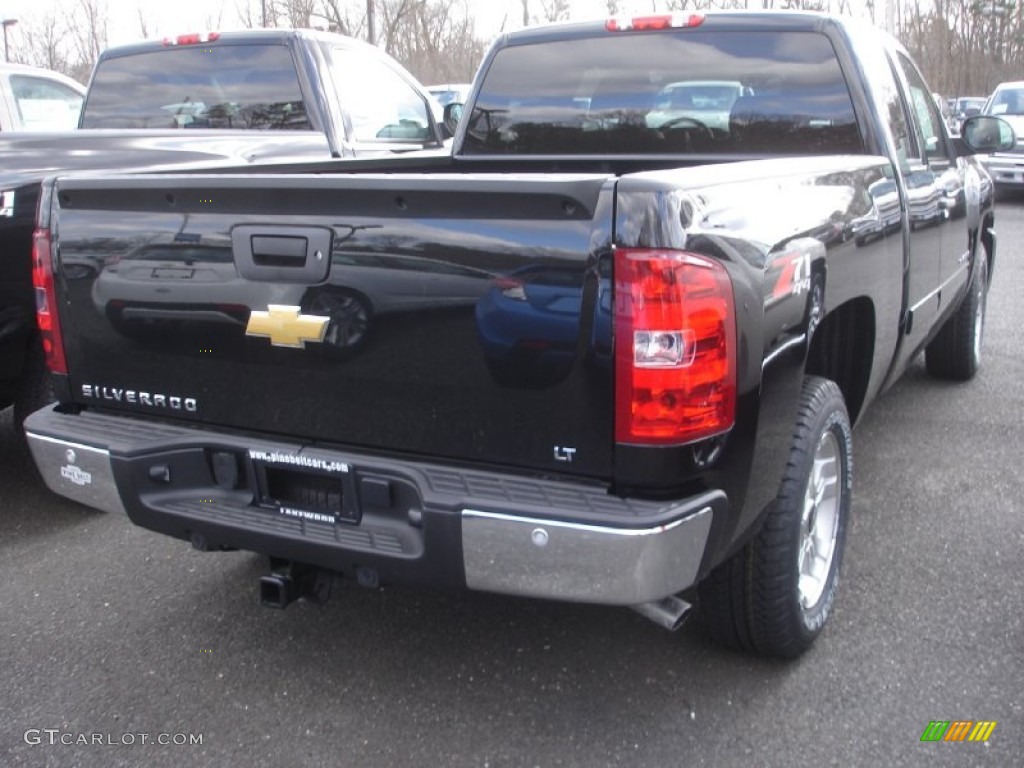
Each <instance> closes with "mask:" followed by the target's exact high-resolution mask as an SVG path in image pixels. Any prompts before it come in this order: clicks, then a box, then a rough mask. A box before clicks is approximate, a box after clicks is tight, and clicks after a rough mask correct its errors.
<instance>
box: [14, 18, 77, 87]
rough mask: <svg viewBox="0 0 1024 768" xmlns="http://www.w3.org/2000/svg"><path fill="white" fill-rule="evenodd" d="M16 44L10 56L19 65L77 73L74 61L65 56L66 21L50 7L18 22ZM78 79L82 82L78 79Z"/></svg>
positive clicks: (67, 73) (67, 46) (66, 49)
mask: <svg viewBox="0 0 1024 768" xmlns="http://www.w3.org/2000/svg"><path fill="white" fill-rule="evenodd" d="M18 27H19V28H20V29H19V31H20V33H21V34H20V38H19V43H20V44H19V45H18V46H17V47H16V48H15V54H14V56H12V58H13V59H14V60H15V61H18V62H21V63H22V64H32V65H34V66H37V67H45V68H46V69H52V70H54V71H56V72H61V73H63V74H65V75H69V76H71V77H75V76H76V72H75V64H76V62H74V61H73V60H71V58H69V56H68V51H69V49H70V48H71V45H70V42H69V38H70V36H71V31H70V30H69V29H68V25H67V22H66V20H65V19H64V18H63V17H62V16H58V14H57V11H56V10H50V11H47V12H46V13H44V14H43V15H40V16H29V17H27V18H24V19H22V20H21V21H20V22H19V23H18ZM80 82H85V81H84V80H80Z"/></svg>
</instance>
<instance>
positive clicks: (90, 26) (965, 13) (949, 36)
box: [9, 0, 1024, 96]
mask: <svg viewBox="0 0 1024 768" xmlns="http://www.w3.org/2000/svg"><path fill="white" fill-rule="evenodd" d="M110 2H111V0H74V2H73V4H72V3H63V4H62V6H61V8H60V9H56V8H55V9H52V10H49V11H43V12H40V13H37V14H35V15H34V16H32V17H30V18H23V19H19V23H18V25H17V26H15V27H12V28H11V29H10V30H9V37H10V51H11V60H12V61H20V62H23V63H27V64H34V65H36V66H41V67H46V68H48V69H54V70H57V71H59V72H63V73H65V74H68V75H70V76H71V77H74V78H76V79H77V80H79V81H81V82H86V81H87V80H88V77H89V72H90V71H91V69H92V66H93V63H94V62H95V61H96V57H97V56H98V55H99V52H100V51H102V50H103V49H104V48H106V47H107V46H108V40H109V37H110V35H109V29H110ZM228 2H231V0H228ZM235 2H236V5H235V6H234V7H233V8H226V7H225V3H223V2H222V3H221V4H220V5H219V6H218V7H216V8H215V10H214V12H213V13H210V14H208V15H207V16H206V17H205V18H203V19H193V20H191V23H190V24H189V25H188V28H187V29H183V30H182V31H193V30H195V29H198V28H205V29H229V28H235V27H238V26H244V27H259V26H268V27H313V28H318V29H325V30H330V31H335V32H340V33H342V34H346V35H350V36H353V37H358V38H362V39H364V40H369V41H370V42H373V43H375V44H376V45H378V46H380V47H381V48H383V49H384V50H386V51H387V52H388V53H390V54H391V55H392V56H394V57H395V58H396V59H398V60H399V61H400V62H402V64H404V65H405V66H406V67H407V68H408V69H409V70H410V71H411V72H412V73H413V74H415V75H416V76H417V77H418V78H419V79H420V80H421V81H423V82H424V83H428V84H429V83H441V82H468V81H470V80H471V79H472V77H473V73H474V72H475V70H476V67H477V65H478V64H479V62H480V59H481V57H482V56H483V54H484V52H485V51H486V49H487V45H488V44H489V42H490V41H489V39H484V36H483V35H481V34H480V33H478V30H477V26H476V22H475V20H474V18H473V17H472V16H471V14H470V10H469V6H468V5H467V0H235ZM490 2H492V3H495V4H496V5H500V0H490ZM650 4H651V10H652V11H668V10H708V9H716V8H776V9H806V10H823V11H829V12H832V13H838V14H850V15H856V16H862V17H867V18H870V19H871V20H872V21H873V22H874V23H875V24H876V25H877V26H879V27H883V28H886V29H889V30H890V31H892V33H893V34H894V35H895V36H896V37H897V38H898V39H900V40H901V41H902V42H903V44H904V45H906V46H907V48H908V49H909V50H910V51H911V53H913V54H914V57H915V58H916V60H917V62H918V63H919V65H920V66H921V68H922V69H923V70H924V74H925V77H926V79H927V80H928V82H929V83H930V84H931V86H932V88H934V89H935V90H936V91H938V92H940V93H942V94H945V95H948V96H955V95H980V96H984V95H987V94H988V93H990V92H991V91H992V89H993V88H994V87H995V85H996V84H997V83H999V82H1001V81H1004V80H1012V79H1018V78H1022V79H1024V17H1022V11H1021V6H1022V5H1024V0H650ZM119 5H120V4H119ZM211 5H215V4H211ZM69 6H70V10H69ZM625 6H626V4H625V3H623V2H621V1H620V0H605V2H604V8H603V10H605V11H607V13H609V14H617V13H621V12H623V10H624V7H625ZM120 7H121V8H123V5H121V6H120ZM504 7H505V9H506V12H505V28H506V29H512V28H518V27H520V26H525V25H528V24H534V23H541V22H548V21H562V20H567V19H569V18H570V10H571V8H570V0H505V3H504ZM197 22H198V26H197ZM136 33H137V36H138V37H139V38H145V37H153V36H154V29H153V25H152V24H151V23H150V22H149V21H147V18H146V16H145V14H144V13H143V11H141V10H139V12H138V17H137V28H136Z"/></svg>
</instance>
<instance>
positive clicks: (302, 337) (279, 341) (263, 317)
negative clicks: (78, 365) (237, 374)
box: [245, 304, 331, 349]
mask: <svg viewBox="0 0 1024 768" xmlns="http://www.w3.org/2000/svg"><path fill="white" fill-rule="evenodd" d="M300 311H301V308H300V307H289V306H285V305H282V304H271V305H270V306H268V307H267V311H266V312H253V313H252V314H250V315H249V324H248V325H247V326H246V327H245V335H246V336H263V337H265V338H268V339H270V343H271V344H273V345H274V346H275V347H294V348H296V349H302V348H304V347H305V346H306V342H307V341H323V340H324V335H325V334H326V333H327V324H328V323H329V322H330V321H331V318H329V317H320V316H319V315H300V314H299V312H300Z"/></svg>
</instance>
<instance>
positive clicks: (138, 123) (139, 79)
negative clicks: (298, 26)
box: [82, 45, 312, 130]
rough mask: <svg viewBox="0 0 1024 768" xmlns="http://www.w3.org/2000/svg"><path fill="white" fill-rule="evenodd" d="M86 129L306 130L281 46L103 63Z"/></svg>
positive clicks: (198, 50)
mask: <svg viewBox="0 0 1024 768" xmlns="http://www.w3.org/2000/svg"><path fill="white" fill-rule="evenodd" d="M82 126H83V127H84V128H185V129H187V128H232V129H252V130H311V128H312V126H311V125H310V122H309V116H308V115H307V114H306V107H305V104H304V103H303V100H302V92H301V90H300V88H299V81H298V76H297V75H296V72H295V64H294V63H293V61H292V56H291V53H290V51H289V50H288V48H286V47H285V46H283V45H220V46H214V47H207V46H188V47H178V48H167V49H166V50H156V51H148V52H146V53H144V54H136V55H131V56H122V57H118V58H113V59H106V60H105V61H103V62H102V63H101V64H100V66H99V67H98V69H97V72H96V77H95V78H94V80H93V83H92V85H91V86H90V89H89V98H88V101H86V103H85V112H84V117H83V121H82Z"/></svg>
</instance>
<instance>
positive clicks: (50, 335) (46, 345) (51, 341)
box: [32, 229, 68, 374]
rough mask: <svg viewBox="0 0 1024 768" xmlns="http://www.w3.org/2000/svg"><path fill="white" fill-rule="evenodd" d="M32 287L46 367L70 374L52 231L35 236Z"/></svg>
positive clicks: (43, 230)
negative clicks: (55, 279)
mask: <svg viewBox="0 0 1024 768" xmlns="http://www.w3.org/2000/svg"><path fill="white" fill-rule="evenodd" d="M32 285H33V286H34V287H35V290H36V324H37V325H38V326H39V335H40V336H41V337H42V339H43V351H44V352H45V353H46V365H47V367H49V369H50V370H51V371H52V372H53V373H64V374H66V373H67V372H68V363H67V360H66V359H65V357H64V341H63V339H62V338H61V335H60V318H59V317H58V316H57V292H56V291H55V290H54V285H53V259H52V257H51V256H50V230H48V229H37V230H36V231H35V232H34V233H33V235H32Z"/></svg>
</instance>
